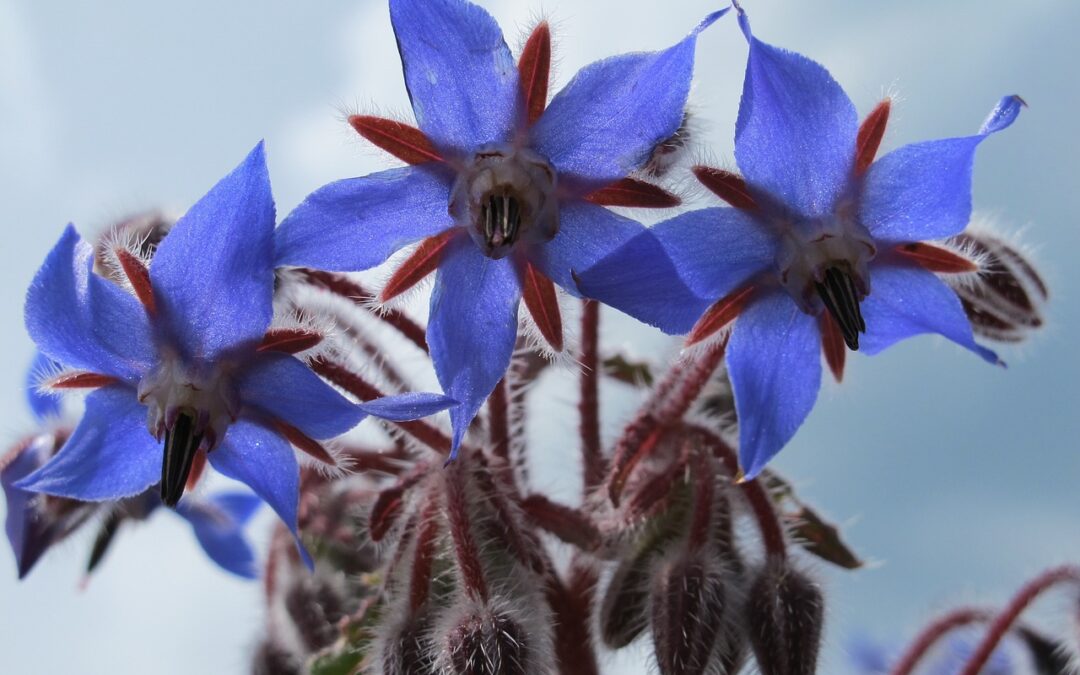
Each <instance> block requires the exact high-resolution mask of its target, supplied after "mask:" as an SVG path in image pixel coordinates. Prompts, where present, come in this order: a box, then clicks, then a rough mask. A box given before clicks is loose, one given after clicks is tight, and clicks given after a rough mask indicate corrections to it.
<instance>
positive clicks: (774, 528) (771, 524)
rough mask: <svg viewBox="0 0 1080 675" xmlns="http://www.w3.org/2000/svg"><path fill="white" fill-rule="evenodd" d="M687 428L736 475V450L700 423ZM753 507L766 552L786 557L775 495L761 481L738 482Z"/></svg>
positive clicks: (784, 540) (732, 474)
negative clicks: (773, 497)
mask: <svg viewBox="0 0 1080 675" xmlns="http://www.w3.org/2000/svg"><path fill="white" fill-rule="evenodd" d="M685 428H686V430H687V431H690V432H692V433H694V434H697V435H698V436H699V437H700V438H701V439H702V440H703V441H704V442H705V443H706V444H707V445H708V446H709V449H710V450H711V451H712V453H713V454H714V455H715V456H716V457H717V458H718V459H719V460H720V461H721V462H723V464H724V468H725V469H726V470H727V472H728V474H729V475H731V476H735V475H737V474H738V471H739V459H738V457H736V456H735V451H734V450H732V449H731V447H730V446H729V445H728V444H727V443H725V442H724V439H722V438H720V437H719V436H717V435H716V434H714V433H713V432H711V431H709V430H708V429H704V428H702V427H699V426H691V425H686V427H685ZM738 486H739V490H740V491H741V492H742V495H743V497H745V498H746V502H747V503H748V504H749V505H750V510H751V512H752V513H753V514H754V519H755V520H756V521H757V524H758V530H760V532H761V540H762V543H763V544H764V546H765V553H766V554H767V555H769V556H770V557H774V558H779V559H783V558H785V557H787V542H786V539H785V538H784V527H783V525H781V524H780V518H779V516H777V514H776V508H775V507H773V503H772V498H771V497H770V496H769V493H768V492H767V491H766V490H765V488H764V487H763V486H762V484H761V481H759V480H757V479H756V478H755V479H754V480H748V481H743V482H742V483H738Z"/></svg>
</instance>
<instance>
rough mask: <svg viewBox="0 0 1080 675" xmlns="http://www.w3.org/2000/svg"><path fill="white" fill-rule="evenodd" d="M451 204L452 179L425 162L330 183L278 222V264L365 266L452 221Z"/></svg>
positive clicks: (354, 268)
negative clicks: (420, 164) (422, 164)
mask: <svg viewBox="0 0 1080 675" xmlns="http://www.w3.org/2000/svg"><path fill="white" fill-rule="evenodd" d="M449 203H450V179H449V178H448V177H447V176H446V175H444V174H443V173H438V172H435V171H433V170H432V168H430V167H426V166H425V167H412V166H409V167H404V168H401V169H391V170H389V171H382V172H380V173H376V174H372V175H370V176H365V177H363V178H349V179H346V180H339V181H336V182H334V183H330V184H329V185H325V186H323V187H321V188H319V189H318V190H316V191H315V192H313V193H311V194H310V195H308V197H307V198H306V199H305V200H304V201H303V203H302V204H300V206H298V207H296V209H295V210H294V211H293V212H292V213H290V214H289V215H288V216H286V217H285V220H284V221H283V222H282V223H281V227H279V228H278V230H277V233H276V234H275V237H274V238H275V242H274V245H275V246H276V247H277V252H276V256H277V264H278V265H302V266H305V267H316V268H318V269H323V270H335V271H341V272H353V271H359V270H366V269H368V268H370V267H374V266H376V265H378V264H380V263H382V262H383V261H385V260H386V259H387V258H389V257H390V256H391V255H392V254H393V253H394V252H395V251H397V250H398V249H400V248H402V247H403V246H408V245H409V244H411V243H413V242H415V241H419V240H420V239H423V238H424V237H430V236H431V235H434V234H438V233H440V232H442V231H444V230H446V229H447V228H449V227H450V226H451V225H453V224H454V221H453V219H452V218H451V217H450V212H449Z"/></svg>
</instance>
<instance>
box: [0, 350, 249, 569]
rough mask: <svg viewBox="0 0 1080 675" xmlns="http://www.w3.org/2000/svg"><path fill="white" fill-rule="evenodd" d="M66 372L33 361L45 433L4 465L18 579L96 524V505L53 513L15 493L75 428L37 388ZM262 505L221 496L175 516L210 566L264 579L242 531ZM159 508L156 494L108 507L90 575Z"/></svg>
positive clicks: (241, 496) (0, 479) (0, 481)
mask: <svg viewBox="0 0 1080 675" xmlns="http://www.w3.org/2000/svg"><path fill="white" fill-rule="evenodd" d="M60 368H61V367H60V365H59V364H57V363H56V362H55V361H53V360H52V359H50V358H48V357H47V356H45V355H44V354H42V353H40V352H38V353H37V354H35V357H34V360H33V362H32V364H31V366H30V368H29V369H28V370H27V378H26V384H27V387H26V398H27V403H28V404H29V407H30V410H31V411H32V412H33V413H34V417H35V418H37V421H38V423H39V425H40V427H39V429H38V431H37V433H35V434H33V435H32V436H30V437H29V438H27V439H26V440H25V441H22V442H20V443H19V444H18V445H17V446H16V447H15V448H14V449H13V450H12V451H11V453H10V454H8V455H5V456H4V457H2V458H0V488H2V489H3V491H4V497H5V500H6V502H7V513H6V514H5V519H4V530H5V533H6V534H7V538H8V543H9V544H10V545H11V550H12V552H13V553H14V554H15V565H16V568H17V570H18V574H19V578H20V579H21V578H23V577H25V576H26V575H27V574H28V573H29V572H30V570H31V569H32V568H33V567H34V565H35V564H36V563H37V561H38V560H39V559H40V558H41V556H42V555H43V554H44V553H45V551H47V550H48V549H49V548H50V547H51V546H52V545H53V544H55V543H57V542H59V541H61V540H62V539H64V538H65V537H67V536H68V535H69V534H71V533H72V532H73V531H75V530H76V529H77V528H79V527H80V526H82V525H83V524H84V523H85V522H86V521H87V520H88V519H90V518H91V517H92V516H93V515H94V513H95V511H96V509H95V508H93V507H97V506H98V505H96V504H94V505H92V507H91V505H90V504H82V505H80V504H75V503H72V502H70V501H69V500H66V499H62V498H61V501H63V502H66V504H57V507H56V508H55V509H49V508H46V507H45V505H44V504H43V503H42V499H43V495H40V494H37V493H34V492H29V491H27V490H23V489H21V488H19V487H16V486H15V483H17V482H18V481H20V480H22V479H23V478H25V477H26V476H28V475H30V474H31V473H33V472H34V471H36V470H37V469H39V468H41V467H42V466H43V465H44V464H45V463H46V462H47V461H48V460H49V458H51V457H52V456H53V454H54V452H55V451H56V449H57V448H58V447H60V446H62V445H63V443H64V440H65V439H66V438H67V436H68V435H69V434H70V428H69V427H67V426H66V425H64V424H62V423H61V422H59V421H58V419H59V416H60V413H61V410H60V398H59V397H58V396H56V395H54V394H52V393H51V392H47V391H42V390H41V388H40V386H39V382H40V380H41V378H42V377H43V376H50V375H54V374H56V372H57V371H58V370H60ZM261 503H262V502H261V500H260V499H259V498H258V497H256V496H255V495H253V494H251V493H244V492H221V493H218V494H214V495H212V496H210V497H208V498H200V499H193V498H189V499H185V500H183V502H181V503H180V504H178V505H177V508H176V513H177V514H178V515H180V516H181V517H183V518H184V519H185V520H187V521H188V523H190V524H191V526H192V529H193V531H194V533H195V537H196V539H197V540H198V541H199V544H200V545H201V546H202V548H203V550H204V551H205V552H206V554H207V555H208V556H209V557H210V559H211V560H213V561H214V562H215V563H217V564H218V565H219V566H220V567H222V568H223V569H225V570H226V571H228V572H230V573H232V574H235V575H237V576H240V577H244V578H246V579H254V578H255V577H256V576H257V575H258V573H257V570H256V567H255V554H254V552H253V550H252V548H251V545H250V544H249V543H248V542H247V540H246V539H245V537H244V531H243V528H244V525H245V524H246V523H247V522H248V521H249V520H250V519H251V516H252V515H254V513H255V511H256V510H257V509H258V507H259V505H260V504H261ZM160 506H161V499H160V498H159V497H158V495H157V493H156V492H155V490H154V489H150V490H147V491H146V492H144V493H142V494H141V495H138V496H136V497H132V498H130V499H127V500H124V501H123V502H120V503H119V504H118V505H114V506H109V507H107V508H112V509H114V510H113V513H112V514H110V516H109V517H107V518H106V523H105V526H104V527H105V529H104V530H103V535H105V536H101V535H99V537H98V540H97V542H95V547H94V548H95V550H94V552H93V553H92V554H91V556H92V557H91V561H90V567H91V569H90V570H88V571H92V570H93V567H94V566H95V565H96V564H97V562H98V560H99V559H100V556H101V554H103V553H104V547H105V546H107V545H108V542H109V541H110V540H111V536H112V534H113V533H114V532H115V529H116V526H117V525H118V523H119V522H120V520H121V519H123V518H136V519H139V520H142V519H145V518H146V517H148V516H149V515H150V514H151V513H152V512H153V511H155V510H157V508H158V507H160ZM82 507H91V508H82ZM99 549H100V550H99Z"/></svg>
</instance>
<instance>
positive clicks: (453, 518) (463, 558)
mask: <svg viewBox="0 0 1080 675" xmlns="http://www.w3.org/2000/svg"><path fill="white" fill-rule="evenodd" d="M465 463H466V462H464V461H459V462H453V463H451V464H450V465H449V466H448V467H447V473H446V476H445V478H446V481H445V486H446V487H445V489H446V519H447V521H448V522H449V523H450V536H451V538H452V539H453V540H454V552H455V553H456V556H455V557H456V558H457V566H458V569H459V570H460V571H461V580H462V582H463V583H464V585H465V589H466V591H467V592H468V593H469V594H470V595H472V596H473V598H474V599H475V600H478V601H480V602H481V603H484V604H486V603H487V601H488V587H487V581H486V580H485V579H484V567H483V564H482V563H481V562H480V550H479V549H478V548H477V546H476V538H475V537H474V535H473V531H472V518H470V513H469V500H468V494H467V492H466V491H467V490H468V477H467V476H466V475H465V469H464V468H462V467H463V466H464V464H465Z"/></svg>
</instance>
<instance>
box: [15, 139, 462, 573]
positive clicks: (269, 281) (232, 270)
mask: <svg viewBox="0 0 1080 675" xmlns="http://www.w3.org/2000/svg"><path fill="white" fill-rule="evenodd" d="M273 233H274V204H273V197H272V195H271V191H270V179H269V175H268V174H267V170H266V160H265V157H264V154H263V146H262V143H260V144H259V145H258V146H257V147H256V148H255V149H254V150H253V151H252V152H251V154H250V155H249V156H248V157H247V159H245V160H244V162H243V163H242V164H241V165H240V166H239V167H237V168H236V169H235V170H234V171H233V172H232V173H230V174H229V175H228V176H226V177H225V178H224V179H222V180H221V181H220V182H219V183H218V184H217V185H216V186H214V187H213V188H212V189H211V190H210V192H209V193H207V194H206V196H204V197H203V198H202V199H201V200H200V201H199V202H198V203H197V204H195V206H193V207H192V208H191V210H190V211H188V213H187V214H186V215H185V216H184V217H183V218H181V219H180V220H179V221H177V223H176V225H175V226H174V227H173V228H172V230H171V231H170V232H169V234H168V236H167V237H166V238H165V239H164V240H163V241H162V243H161V244H160V246H158V248H157V251H156V253H155V254H154V257H153V259H152V261H151V263H150V265H149V267H146V266H144V265H143V263H142V262H141V261H140V260H139V259H138V258H136V257H135V256H134V255H133V254H131V253H130V252H127V251H125V250H120V251H119V255H120V258H119V264H120V266H121V267H122V269H123V272H124V274H125V275H126V276H127V279H128V281H129V282H130V284H131V286H132V289H133V290H134V291H135V293H130V292H128V291H126V290H125V289H123V288H121V287H120V286H119V285H117V284H115V283H112V282H111V281H109V280H107V279H105V278H103V277H100V276H98V275H97V274H95V273H93V272H92V266H93V262H94V261H93V257H94V256H93V250H92V247H91V246H90V245H89V244H88V243H86V242H84V241H83V240H82V239H81V238H80V237H79V235H78V234H77V233H76V232H75V229H74V227H72V226H68V228H67V229H66V230H65V231H64V234H63V235H62V236H61V237H60V241H59V242H58V243H57V244H56V246H55V247H54V248H53V250H52V252H51V253H50V254H49V256H48V257H47V258H46V260H45V263H44V265H43V266H42V267H41V269H40V271H39V272H38V273H37V276H36V277H35V278H34V281H33V284H32V285H31V287H30V290H29V292H28V294H27V300H26V326H27V329H28V330H29V332H30V335H31V337H32V338H33V339H34V341H35V342H36V343H37V345H38V348H39V349H40V350H41V351H42V352H43V353H45V354H46V355H47V356H49V357H50V358H52V359H54V360H55V361H57V362H58V363H60V364H63V365H64V366H65V367H67V368H72V369H76V370H77V371H79V372H75V373H69V374H67V375H61V376H59V377H58V378H55V379H54V384H55V385H56V386H58V387H63V388H70V387H75V386H84V387H95V388H97V390H96V391H94V392H93V393H91V394H90V395H89V396H88V397H87V399H86V411H85V413H84V415H83V418H82V421H81V422H80V423H79V425H78V426H77V427H76V429H75V430H74V432H73V433H72V435H71V438H70V439H69V440H68V441H67V443H66V444H65V445H64V447H63V448H62V449H61V450H60V452H59V453H58V454H57V455H56V457H55V458H53V459H52V460H51V461H50V462H49V463H47V464H46V465H45V466H44V467H42V468H41V469H39V470H37V471H35V472H34V473H33V474H31V475H30V476H28V477H27V478H25V479H24V480H22V481H20V482H19V483H17V485H18V486H19V487H22V488H24V489H27V490H33V491H36V492H45V493H48V494H52V495H58V496H64V497H70V498H73V499H80V500H86V501H101V500H116V499H121V498H124V497H130V496H132V495H137V494H139V493H141V492H143V491H144V490H146V489H147V488H148V487H149V486H151V485H153V484H155V483H158V481H160V482H161V496H162V500H163V501H164V502H165V503H166V504H169V505H170V506H171V505H175V504H176V503H177V501H178V500H179V499H180V496H181V494H182V493H183V491H184V486H185V483H186V482H187V479H188V475H189V473H190V471H191V467H192V464H193V462H194V461H195V460H196V457H198V456H200V455H201V454H203V453H205V454H206V455H207V458H208V459H209V462H210V464H211V465H212V466H214V467H215V468H216V469H217V470H218V471H219V472H221V473H222V474H224V475H226V476H228V477H230V478H233V479H236V480H238V481H240V482H242V483H245V484H246V485H247V486H248V487H250V488H251V489H252V490H254V492H255V493H256V494H257V495H258V496H259V497H261V498H262V499H263V500H264V501H266V503H267V504H269V505H270V506H271V507H272V508H273V509H274V511H275V512H277V514H278V516H280V517H281V519H282V521H283V522H284V523H285V524H286V525H287V526H288V527H289V528H290V529H291V530H292V532H293V534H294V535H297V503H298V499H299V493H298V482H299V466H298V464H297V461H296V457H295V456H294V454H293V449H292V447H291V446H290V443H289V441H290V440H292V441H293V442H296V441H297V440H298V439H299V440H300V443H299V445H300V447H302V448H303V449H307V448H306V446H308V445H310V444H309V443H308V441H311V443H312V444H314V446H315V447H319V446H318V444H317V443H315V442H314V441H312V440H311V439H325V438H332V437H334V436H337V435H339V434H341V433H344V432H346V431H348V430H349V429H351V428H353V427H354V426H356V424H358V423H359V422H360V421H361V420H362V419H363V418H364V417H365V416H367V415H376V416H378V417H382V418H385V419H390V420H411V419H417V418H419V417H424V416H426V415H430V414H433V413H434V412H437V411H439V410H443V409H445V408H447V407H448V406H449V405H452V404H453V403H454V402H453V401H451V400H449V399H447V398H446V397H444V396H441V395H434V394H406V395H402V396H394V397H386V398H382V399H377V400H374V401H369V402H366V403H360V404H357V403H353V402H351V401H349V400H347V399H345V398H344V397H343V396H341V395H340V394H339V393H338V392H337V391H336V390H334V389H333V388H332V387H330V386H329V385H327V384H326V383H325V382H323V381H322V380H321V379H319V377H318V376H316V375H315V374H314V373H312V372H311V370H309V369H308V367H307V366H306V365H305V364H304V363H303V362H302V361H300V360H299V359H297V358H295V357H293V356H291V355H289V354H284V353H280V352H275V351H273V350H272V349H265V348H264V347H265V346H266V345H265V344H263V345H260V342H261V341H262V340H263V338H264V335H265V334H266V333H267V330H268V329H269V327H270V323H271V319H272V316H273V293H274V268H273V250H274V249H273V246H274V245H273ZM162 440H164V445H165V451H164V458H162V457H163V456H162V451H161V442H162ZM305 555H306V554H305Z"/></svg>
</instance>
